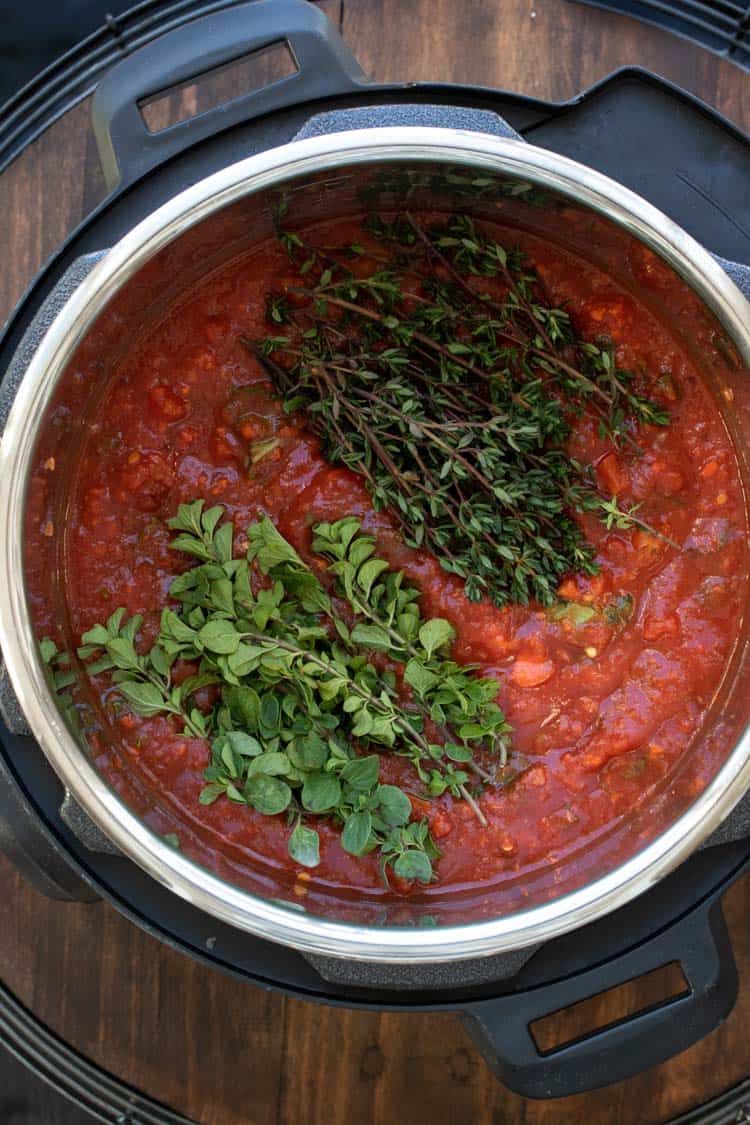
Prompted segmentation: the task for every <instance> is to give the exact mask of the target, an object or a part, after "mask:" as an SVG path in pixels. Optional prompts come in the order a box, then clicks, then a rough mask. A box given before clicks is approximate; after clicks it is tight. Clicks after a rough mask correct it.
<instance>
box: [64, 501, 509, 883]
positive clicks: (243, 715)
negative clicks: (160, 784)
mask: <svg viewBox="0 0 750 1125" xmlns="http://www.w3.org/2000/svg"><path fill="white" fill-rule="evenodd" d="M169 525H170V527H171V528H172V529H173V530H175V531H178V532H179V534H178V536H177V537H176V539H175V540H174V541H173V544H172V546H173V548H174V549H176V550H180V551H182V552H183V553H185V554H186V555H188V556H190V557H191V558H192V559H193V560H196V561H195V562H194V565H193V567H192V569H190V570H188V571H186V572H185V573H183V574H181V575H180V576H179V577H178V578H176V579H175V580H174V581H173V582H172V585H171V587H170V591H169V596H170V604H169V605H167V606H165V607H163V608H162V609H161V613H160V615H158V619H159V622H160V629H159V633H158V636H157V637H156V638H155V640H154V641H153V643H152V644H151V646H150V647H148V646H147V645H146V644H144V643H143V642H142V640H141V632H140V630H141V625H142V619H141V618H140V617H137V616H136V617H131V618H127V617H126V615H125V612H124V610H117V611H116V613H115V614H113V615H112V616H111V617H110V619H109V620H108V621H107V622H106V624H96V625H94V626H93V627H92V628H91V629H89V630H88V631H87V633H85V634H84V636H83V637H82V644H81V647H80V649H79V657H80V658H81V659H82V660H84V661H85V663H86V667H87V669H88V670H89V672H90V673H91V674H92V675H93V674H97V675H98V674H101V673H102V671H109V672H110V673H111V677H112V691H113V694H116V695H118V696H119V697H120V699H121V700H122V701H123V702H125V703H126V704H127V706H128V707H129V708H130V709H131V710H132V711H134V712H135V713H137V714H139V715H141V716H143V717H144V718H147V719H153V718H157V717H162V718H164V717H166V718H169V717H170V716H172V717H174V719H176V720H178V721H179V722H180V723H181V724H182V727H183V730H184V733H185V735H187V736H189V737H193V738H199V739H203V740H205V741H206V742H207V743H208V744H209V745H210V758H209V762H208V764H207V766H206V769H205V771H204V778H205V782H206V784H205V785H204V787H203V789H202V790H201V792H200V795H199V798H198V800H199V803H200V804H202V805H205V806H208V805H211V804H213V803H214V802H215V801H218V800H221V799H225V800H229V801H232V802H234V803H235V804H237V805H242V804H244V805H249V806H251V807H252V808H254V809H255V810H256V811H257V812H259V813H261V814H262V815H265V816H279V815H280V814H283V813H286V814H287V815H288V817H289V823H290V824H293V825H294V827H293V828H292V830H291V832H290V834H289V840H288V847H289V852H290V855H291V856H292V858H293V859H295V860H296V861H297V862H298V863H300V864H301V865H302V866H306V867H311V866H314V865H315V864H316V863H317V862H318V861H319V836H318V833H317V831H316V829H315V828H314V824H315V822H316V820H317V819H319V818H325V819H326V820H328V821H330V822H331V823H333V824H334V825H335V826H336V827H337V828H338V829H339V830H340V831H341V843H342V847H343V848H344V850H346V851H348V852H349V853H350V854H352V855H358V856H359V855H365V854H366V853H368V852H370V851H373V850H377V852H378V854H379V863H380V868H381V871H382V873H383V878H384V879H385V880H386V881H387V879H388V870H391V871H392V873H393V874H395V875H396V876H398V877H399V878H401V879H404V880H412V879H413V880H417V881H420V882H429V881H430V880H431V879H432V877H433V867H432V864H433V862H434V861H435V860H436V859H437V858H438V856H439V852H438V850H437V848H436V847H435V844H434V841H433V840H432V837H431V835H430V830H429V823H428V820H427V818H426V817H425V816H420V817H416V818H415V816H414V813H413V809H412V802H411V800H410V796H409V792H407V791H405V790H404V789H402V788H400V787H399V786H397V785H392V784H382V783H381V761H382V756H383V755H384V754H388V753H394V754H396V755H397V756H398V757H399V758H401V759H405V760H407V761H408V763H409V764H410V766H411V767H412V778H413V781H412V782H411V785H410V791H413V793H414V795H415V796H419V797H421V799H422V800H431V799H433V798H435V797H439V796H442V795H444V794H448V795H450V796H451V797H453V798H454V799H457V800H462V801H465V802H466V803H467V805H468V806H469V808H470V809H471V811H472V813H473V814H474V815H475V816H476V817H477V819H478V820H479V822H480V824H483V825H484V824H486V820H485V818H484V816H483V814H482V811H481V803H480V802H481V791H482V788H483V787H484V786H485V785H488V784H489V785H492V784H495V781H496V774H497V783H498V784H501V777H502V776H503V769H504V767H505V763H506V760H507V753H508V744H507V738H508V734H509V729H510V728H509V727H508V724H507V722H506V721H505V716H504V714H503V712H502V710H501V708H500V707H499V706H498V705H497V703H496V702H495V696H496V693H497V683H496V682H495V681H494V680H489V679H481V678H480V677H478V676H477V675H476V672H475V670H474V668H472V667H470V666H466V665H461V664H458V663H456V662H455V661H453V660H452V659H451V658H450V645H451V642H452V640H453V637H454V630H453V627H452V625H451V624H450V622H448V621H446V620H443V619H441V618H434V619H431V620H427V621H424V620H423V619H422V617H421V613H420V610H419V604H418V599H419V591H418V590H417V589H416V588H415V587H412V586H410V585H408V584H407V582H406V580H405V577H404V575H403V573H402V572H400V571H394V570H392V569H391V567H390V566H389V564H388V563H387V562H386V560H384V559H380V558H378V557H377V554H376V545H375V539H374V538H373V537H372V536H370V535H367V534H365V533H363V531H362V529H361V527H360V524H359V521H358V520H356V519H354V518H351V517H348V518H346V519H343V520H339V521H337V522H336V523H333V524H325V523H322V524H318V525H317V526H316V527H314V528H313V539H312V549H313V552H314V553H315V554H316V555H317V556H318V563H319V564H320V563H321V562H322V564H323V565H322V566H319V568H318V571H317V572H315V571H313V570H312V569H311V567H310V565H309V564H308V563H307V562H306V561H305V560H304V559H303V558H302V557H301V556H300V554H299V553H298V552H297V551H296V549H295V548H294V547H293V545H292V544H291V543H289V542H288V541H287V540H286V539H285V538H284V537H283V536H282V535H281V533H280V532H279V530H278V528H276V527H275V526H274V524H273V523H272V522H271V521H270V520H269V519H267V518H266V517H261V518H259V519H258V520H257V521H255V522H254V523H252V524H251V525H250V527H249V528H248V529H247V541H248V549H247V552H246V555H245V556H244V558H234V557H232V556H231V555H230V554H228V552H230V551H231V548H232V544H233V542H234V529H233V526H232V524H231V523H230V522H229V521H224V520H223V509H221V508H217V507H214V508H210V509H208V510H207V511H206V510H204V506H203V504H202V502H201V501H195V502H193V503H191V504H183V505H182V506H181V507H180V510H179V512H178V514H177V516H176V517H175V518H174V519H173V520H170V521H169ZM342 605H343V606H345V612H346V619H345V618H344V617H343V616H342V609H341V606H342ZM44 651H45V653H47V655H48V657H49V659H56V656H55V654H53V652H52V646H51V644H45V650H44ZM181 662H182V663H181ZM186 665H187V667H185V666H186ZM399 667H400V668H401V669H402V670H403V682H404V684H405V685H407V688H408V689H410V691H411V696H410V698H409V699H408V700H407V699H405V698H404V697H403V687H402V686H400V682H399V677H398V675H397V671H396V670H397V669H398V668H399ZM196 669H197V670H196ZM178 670H179V672H180V674H179V676H177V671H178ZM185 671H187V672H188V674H187V675H185ZM206 693H208V694H206ZM428 726H429V735H428ZM477 755H481V759H482V760H481V762H480V761H477V760H475V759H476V757H477ZM457 766H461V767H464V768H457ZM409 872H411V874H409Z"/></svg>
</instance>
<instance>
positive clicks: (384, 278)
mask: <svg viewBox="0 0 750 1125" xmlns="http://www.w3.org/2000/svg"><path fill="white" fill-rule="evenodd" d="M367 229H368V231H369V233H370V234H371V235H372V236H374V237H375V238H376V239H377V240H378V242H379V243H380V244H382V247H383V252H382V254H381V253H379V252H373V254H372V255H370V256H371V257H372V258H373V265H374V266H375V267H377V268H375V269H374V270H373V271H372V272H370V273H369V274H367V275H365V276H361V272H362V271H361V270H360V269H359V268H358V269H357V272H356V273H355V272H354V271H353V269H352V261H353V260H355V259H356V260H361V258H362V253H363V252H362V249H361V247H358V246H357V247H349V248H338V249H331V248H320V247H315V246H311V245H310V244H308V243H307V242H306V241H305V240H304V239H303V237H302V236H301V235H299V234H296V233H290V232H281V234H280V237H281V239H282V242H283V243H284V245H285V246H286V249H287V252H288V253H289V255H290V259H291V261H292V262H293V264H294V265H295V266H296V267H297V269H298V272H299V286H298V287H297V288H296V290H295V291H294V293H295V307H294V308H292V307H290V304H289V302H288V301H287V299H286V297H285V296H284V295H278V294H276V295H275V294H271V295H270V296H269V300H268V314H269V321H270V322H271V323H272V324H273V326H274V329H275V330H277V329H278V328H279V326H284V327H285V328H286V333H287V334H286V335H283V336H279V335H274V336H269V337H268V338H266V339H265V340H262V341H258V342H253V341H250V340H244V341H243V343H244V344H245V346H247V347H248V348H249V349H250V350H251V351H252V352H253V353H254V354H255V355H256V356H257V357H258V358H259V359H260V360H261V362H262V363H263V364H264V366H265V368H266V370H267V372H268V374H269V376H270V378H271V379H273V381H274V382H275V384H276V386H277V387H278V389H279V390H280V391H281V392H282V394H283V395H284V402H285V407H286V409H287V410H288V411H294V410H297V409H304V410H305V411H306V413H307V418H308V421H309V424H310V426H311V427H312V428H313V429H314V430H316V431H317V432H318V433H319V434H320V435H321V437H322V439H323V443H324V452H325V454H326V456H327V457H328V458H329V459H330V460H331V461H333V462H340V463H343V464H345V465H347V466H348V467H349V468H351V469H353V470H354V471H355V472H357V473H359V474H360V475H361V476H363V477H364V479H365V481H366V482H367V485H368V488H369V491H370V493H371V496H372V499H373V503H374V505H375V507H376V508H378V509H383V508H388V509H389V510H390V511H391V512H392V513H393V514H394V515H395V516H396V517H397V518H398V520H399V521H400V523H401V527H402V530H403V534H404V538H405V540H406V542H407V543H408V544H409V545H410V546H413V547H425V548H427V549H428V550H430V551H431V552H432V553H433V554H434V555H435V557H436V558H437V559H438V560H439V561H440V563H441V565H442V566H443V568H444V569H445V570H447V571H449V572H451V573H454V574H456V575H459V576H460V577H461V578H462V579H463V580H464V583H465V588H466V593H467V596H468V597H469V598H471V599H479V598H481V597H483V596H488V597H490V598H491V599H492V600H493V601H494V602H495V604H497V605H505V604H506V603H508V602H520V603H522V604H526V603H527V602H528V601H529V599H530V598H536V599H538V600H539V601H541V602H542V603H543V604H545V605H551V604H552V603H553V602H554V601H555V591H556V589H557V586H558V584H559V581H560V579H561V578H562V576H563V575H564V574H566V573H570V572H571V571H578V572H582V573H586V574H593V573H595V572H596V569H597V568H596V564H595V560H594V551H593V548H592V547H591V545H590V544H589V543H587V542H586V540H585V538H584V535H583V532H582V529H581V527H580V526H579V524H578V523H577V522H576V521H575V519H574V518H573V515H572V514H571V513H573V514H575V513H581V512H584V511H594V512H597V513H598V514H599V515H600V516H601V517H602V518H603V519H604V520H605V521H606V523H607V526H608V527H612V526H616V527H618V528H622V527H632V526H641V527H646V528H647V529H648V530H652V531H653V530H654V529H652V528H650V527H649V525H648V524H645V523H644V522H643V521H642V520H641V518H640V516H636V515H635V509H632V510H630V511H624V510H622V509H620V508H619V507H618V505H617V501H616V499H615V498H608V497H603V496H601V495H600V494H599V493H598V492H597V491H596V489H595V487H594V485H593V482H592V480H591V479H590V476H589V475H588V474H587V473H586V472H585V471H584V470H583V469H582V467H581V466H580V465H579V464H578V463H577V462H576V461H575V460H573V459H572V458H571V457H570V456H569V455H568V454H567V453H566V451H565V449H564V445H565V442H566V440H567V438H568V437H569V435H570V430H571V420H572V419H573V417H574V416H575V415H576V414H579V413H580V412H581V411H582V410H583V409H586V410H588V411H590V412H592V413H593V414H594V415H595V416H596V417H597V418H598V420H599V425H600V429H601V431H602V433H603V434H605V435H607V436H609V437H611V438H612V439H613V440H614V441H616V442H617V443H630V444H631V445H635V444H636V443H635V438H634V433H635V430H636V427H637V426H638V425H639V424H649V425H666V424H667V422H668V420H669V419H668V415H667V414H666V413H665V412H664V411H663V410H661V409H660V408H659V407H657V406H656V404H655V403H653V402H652V401H651V400H650V399H648V398H647V397H645V396H643V395H642V394H640V393H639V392H638V391H637V390H636V388H635V384H634V376H633V375H632V374H631V373H630V372H628V371H625V370H622V369H621V368H619V367H618V366H617V364H616V361H615V358H614V351H613V347H612V345H611V344H604V343H603V344H601V345H599V344H593V343H590V342H587V341H584V340H582V339H580V338H579V337H578V336H577V335H576V333H575V332H574V330H573V327H572V324H571V321H570V317H569V316H568V314H567V312H566V311H565V310H564V309H562V308H558V307H554V306H552V305H551V304H550V302H549V300H548V299H547V298H546V296H545V293H544V288H543V285H542V283H541V280H540V278H539V277H538V275H537V274H536V273H535V272H534V271H533V270H532V269H531V267H530V266H529V264H528V263H527V262H526V260H525V259H524V258H523V256H522V255H521V254H520V253H519V252H518V251H514V250H506V249H505V248H504V247H502V246H500V245H499V244H498V243H497V242H495V241H493V240H492V239H491V238H489V237H488V236H486V235H485V234H483V233H482V232H481V231H480V230H479V229H478V228H476V227H475V226H474V224H473V223H472V221H471V220H470V219H468V218H466V217H461V216H454V217H452V218H450V219H449V220H448V221H447V222H445V223H443V224H442V225H439V226H436V227H434V228H433V229H431V230H430V231H429V232H428V231H425V230H423V229H422V227H421V226H420V225H419V223H418V222H417V221H416V220H415V219H414V218H413V216H411V215H409V214H404V215H399V216H397V217H396V218H395V219H391V220H385V219H382V218H378V217H377V216H376V217H373V218H371V219H370V220H369V221H368V223H367ZM488 284H491V285H493V286H494V291H495V296H492V295H490V294H489V293H488V292H486V291H485V290H486V288H487V285H488ZM498 289H499V290H500V292H501V293H502V294H503V295H502V296H498V295H497V290H498ZM657 534H658V532H657Z"/></svg>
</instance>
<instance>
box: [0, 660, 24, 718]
mask: <svg viewBox="0 0 750 1125" xmlns="http://www.w3.org/2000/svg"><path fill="white" fill-rule="evenodd" d="M0 719H2V721H3V722H4V723H5V725H6V727H7V728H8V730H9V731H10V732H11V734H23V735H30V734H31V727H30V726H29V724H28V723H27V722H26V716H25V715H24V713H23V711H22V710H21V705H20V704H19V702H18V700H17V699H16V693H15V692H14V691H13V686H12V684H11V682H10V680H9V678H8V673H7V672H6V671H5V668H4V667H3V665H2V659H1V658H0Z"/></svg>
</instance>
